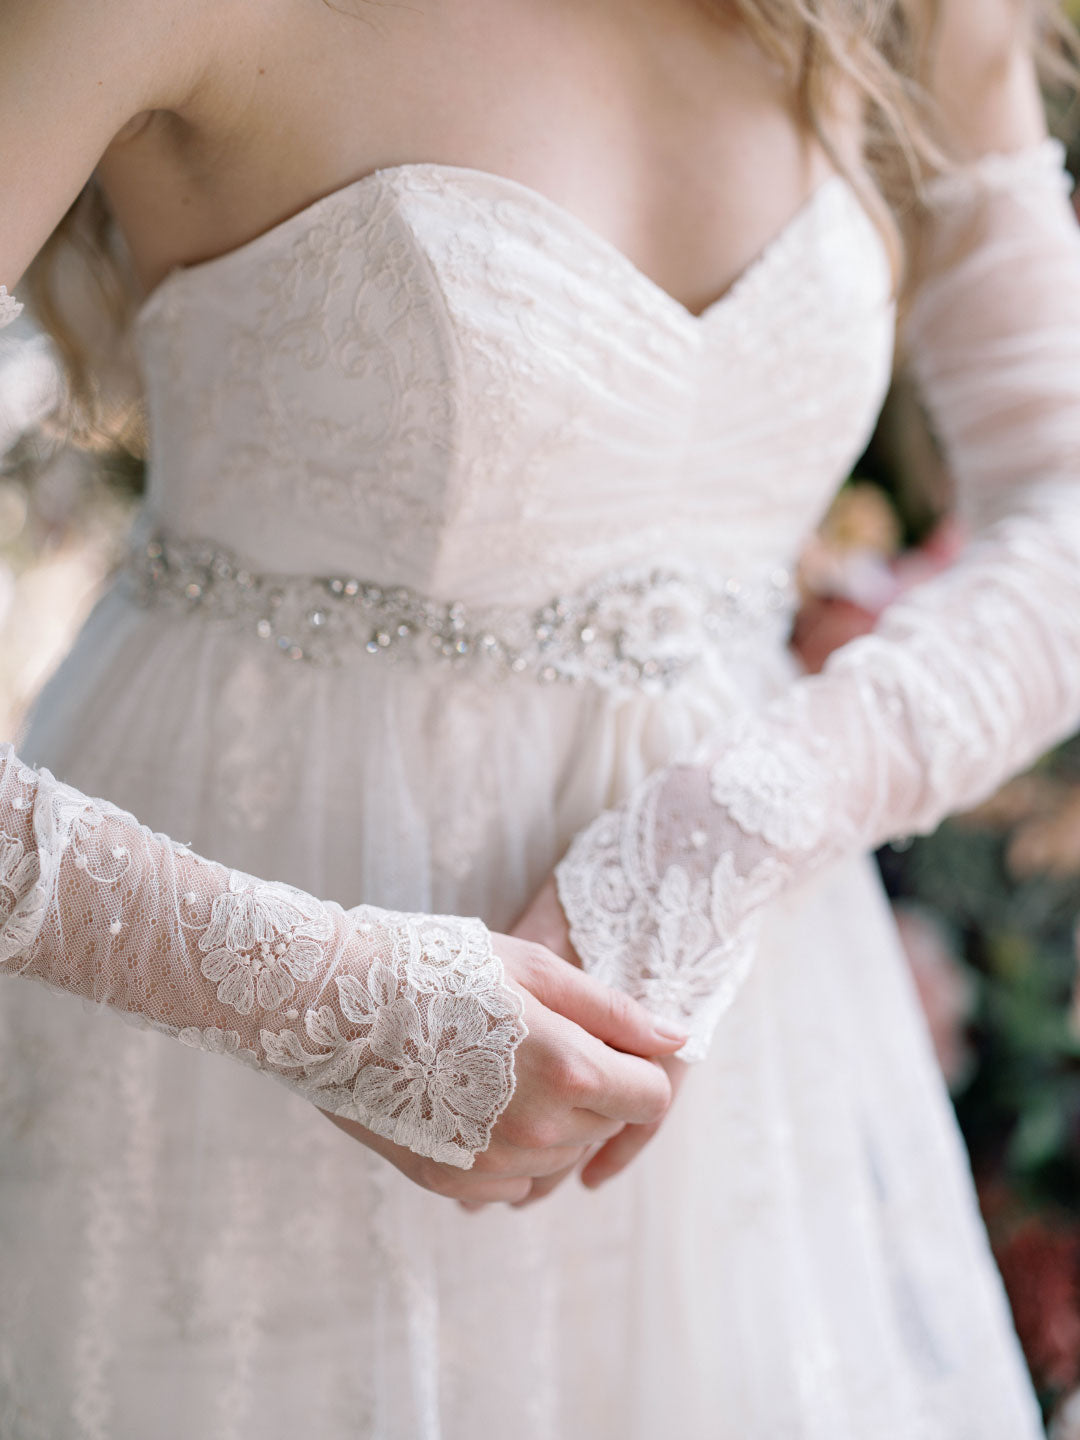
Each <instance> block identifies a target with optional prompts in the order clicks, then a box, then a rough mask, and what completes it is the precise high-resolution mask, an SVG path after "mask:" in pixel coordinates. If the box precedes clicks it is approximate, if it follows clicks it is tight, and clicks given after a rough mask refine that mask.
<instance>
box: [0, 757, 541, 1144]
mask: <svg viewBox="0 0 1080 1440" xmlns="http://www.w3.org/2000/svg"><path fill="white" fill-rule="evenodd" d="M4 973H6V974H9V975H25V976H31V977H33V978H35V979H37V980H40V981H43V982H44V983H46V984H48V985H50V986H52V987H54V988H56V989H58V990H62V991H66V992H69V993H71V994H75V995H81V996H84V997H86V998H88V999H91V1000H94V1001H96V1002H98V1003H100V1004H103V1005H109V1006H111V1007H113V1008H115V1009H117V1010H119V1011H121V1012H123V1013H124V1014H126V1015H128V1016H130V1017H132V1018H134V1019H136V1020H137V1021H138V1022H140V1023H143V1024H148V1025H150V1026H152V1027H153V1028H155V1029H157V1030H162V1031H164V1032H166V1033H167V1034H169V1035H172V1036H175V1037H176V1038H177V1039H178V1040H180V1041H181V1042H182V1043H183V1044H185V1045H191V1046H195V1047H198V1048H200V1049H203V1050H212V1051H217V1052H220V1053H223V1054H227V1055H231V1056H233V1057H234V1058H235V1059H237V1060H239V1061H242V1062H243V1063H245V1064H248V1065H251V1066H253V1067H254V1068H256V1069H259V1070H263V1071H265V1072H266V1073H267V1074H270V1075H273V1076H276V1077H277V1078H278V1079H280V1080H282V1081H284V1083H286V1084H287V1085H289V1086H290V1087H291V1088H292V1089H294V1090H297V1091H299V1092H300V1094H302V1095H304V1096H305V1097H306V1098H307V1099H309V1100H311V1101H312V1102H313V1103H315V1104H317V1105H319V1106H321V1107H322V1108H323V1109H325V1110H329V1111H332V1112H333V1113H334V1114H337V1115H345V1116H348V1117H350V1118H351V1119H354V1120H358V1121H359V1122H360V1123H361V1124H363V1125H365V1126H367V1127H368V1128H369V1129H370V1130H373V1131H374V1132H375V1133H376V1134H378V1135H381V1136H384V1137H386V1138H387V1139H389V1140H393V1141H395V1142H397V1143H398V1144H400V1145H404V1146H407V1147H408V1148H409V1149H411V1150H414V1151H416V1152H417V1153H418V1154H421V1155H426V1156H430V1157H432V1158H433V1159H436V1160H440V1161H444V1162H446V1163H448V1164H451V1165H456V1166H459V1167H460V1168H462V1169H468V1168H469V1167H470V1166H471V1165H472V1163H473V1160H474V1159H475V1156H476V1155H477V1154H478V1153H479V1152H480V1151H482V1150H484V1149H485V1148H486V1147H487V1144H488V1141H489V1139H490V1135H491V1129H492V1126H493V1125H494V1123H495V1121H496V1119H497V1118H498V1116H499V1115H500V1114H501V1113H502V1111H503V1110H504V1109H505V1107H506V1105H507V1104H508V1103H509V1100H510V1098H511V1095H512V1094H513V1088H514V1052H515V1050H516V1047H517V1045H518V1044H519V1043H520V1041H521V1040H522V1039H523V1038H524V1036H525V1033H526V1031H525V1026H524V1023H523V1021H522V1019H521V1013H522V1003H521V1000H520V997H519V996H518V995H517V994H516V993H515V992H513V991H512V990H511V989H510V988H509V986H508V985H507V984H506V982H505V980H504V976H503V970H502V964H501V961H500V960H499V958H498V956H497V955H495V954H494V952H493V950H492V946H491V938H490V936H489V934H488V931H487V929H486V928H485V926H484V925H483V924H482V923H481V922H480V921H479V920H475V919H460V918H456V917H449V916H438V915H409V914H401V913H398V912H395V911H387V910H379V909H376V908H374V907H372V906H368V905H361V906H358V907H356V908H354V909H350V910H344V909H342V907H341V906H340V905H336V904H333V903H326V904H324V903H322V902H320V901H318V900H316V899H315V898H314V897H313V896H311V895H307V894H305V893H304V892H303V891H301V890H296V889H293V888H292V887H291V886H289V885H284V884H280V883H275V882H268V881H263V880H257V879H255V878H253V877H252V876H250V875H245V874H242V873H240V872H238V871H236V870H228V869H226V868H225V867H224V866H221V865H217V864H214V863H212V862H211V861H208V860H204V859H202V858H201V857H200V856H198V855H196V854H194V853H192V851H191V850H189V849H188V848H187V847H186V846H183V845H178V844H176V843H174V842H173V841H172V840H169V839H168V838H166V837H165V836H163V835H155V834H152V833H151V832H150V831H149V830H148V829H146V828H145V827H144V826H141V825H139V823H138V822H137V821H136V820H135V819H134V818H133V817H132V816H131V815H128V814H126V813H125V812H123V811H121V810H118V809H116V808H115V807H114V806H112V805H108V804H106V803H104V802H102V801H98V800H90V799H88V798H87V797H86V796H85V795H81V794H79V793H78V792H77V791H76V790H73V789H71V788H70V787H68V786H66V785H62V784H59V783H58V782H57V781H56V780H55V779H54V778H53V777H52V776H51V775H50V774H49V773H48V771H46V770H41V771H36V770H33V769H30V768H28V767H27V766H25V765H24V764H22V762H21V761H20V760H19V759H18V758H17V756H16V755H15V754H14V753H13V751H12V750H11V747H10V746H4V747H0V974H4Z"/></svg>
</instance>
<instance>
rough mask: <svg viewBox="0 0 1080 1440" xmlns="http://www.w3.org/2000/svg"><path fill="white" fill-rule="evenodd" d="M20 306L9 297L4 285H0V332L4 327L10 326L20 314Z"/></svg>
mask: <svg viewBox="0 0 1080 1440" xmlns="http://www.w3.org/2000/svg"><path fill="white" fill-rule="evenodd" d="M22 308H23V307H22V304H21V303H20V301H18V300H16V299H15V296H14V295H9V294H8V292H7V286H6V285H0V330H2V329H3V328H4V326H5V325H10V324H11V322H12V321H13V320H14V319H15V317H16V316H17V315H21V314H22Z"/></svg>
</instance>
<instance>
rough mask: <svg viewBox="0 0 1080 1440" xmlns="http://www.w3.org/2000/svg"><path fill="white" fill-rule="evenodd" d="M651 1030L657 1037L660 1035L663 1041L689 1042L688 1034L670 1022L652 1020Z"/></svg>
mask: <svg viewBox="0 0 1080 1440" xmlns="http://www.w3.org/2000/svg"><path fill="white" fill-rule="evenodd" d="M652 1028H653V1029H654V1030H655V1031H656V1033H657V1035H662V1036H663V1037H664V1039H665V1040H684V1041H685V1040H689V1039H690V1035H689V1032H688V1031H686V1030H684V1029H683V1028H682V1026H681V1025H676V1024H674V1022H673V1021H671V1020H655V1019H654V1020H653V1022H652Z"/></svg>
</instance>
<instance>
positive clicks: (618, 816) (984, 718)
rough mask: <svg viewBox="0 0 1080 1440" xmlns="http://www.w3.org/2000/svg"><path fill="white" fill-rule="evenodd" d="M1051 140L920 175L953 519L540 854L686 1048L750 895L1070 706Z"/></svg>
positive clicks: (1064, 403)
mask: <svg viewBox="0 0 1080 1440" xmlns="http://www.w3.org/2000/svg"><path fill="white" fill-rule="evenodd" d="M1070 188H1071V186H1070V181H1069V178H1068V176H1067V174H1066V172H1065V170H1064V150H1063V147H1061V146H1060V145H1058V144H1057V142H1054V141H1047V142H1045V143H1043V144H1042V145H1040V146H1038V147H1034V148H1032V149H1030V150H1027V151H1023V152H1020V153H1018V154H1015V155H1011V156H1004V155H1002V156H993V157H988V158H985V159H984V160H982V161H980V162H976V164H975V166H973V167H969V168H968V170H967V171H965V172H963V173H961V174H960V175H957V176H954V177H950V178H949V179H948V180H942V181H940V182H935V184H934V185H933V186H932V188H931V192H930V195H929V201H930V205H931V216H932V218H931V223H930V226H929V234H928V253H927V255H926V256H925V265H924V267H923V268H922V269H921V271H920V274H921V276H922V278H921V279H920V281H919V284H918V285H917V287H916V291H915V294H914V295H913V297H912V303H911V306H910V309H909V311H908V316H907V321H906V328H905V334H904V335H903V336H902V337H901V338H902V339H903V340H904V341H905V342H906V351H907V354H908V357H909V362H910V365H911V367H912V370H913V374H914V376H915V378H916V381H917V383H918V385H919V387H920V390H921V391H922V394H923V397H924V400H925V402H926V404H927V407H928V410H929V412H930V416H931V419H932V421H933V423H934V424H935V427H936V429H937V430H938V432H939V434H940V437H941V439H942V442H943V443H944V445H945V448H946V450H947V452H948V454H949V457H950V460H951V463H952V467H953V470H954V473H955V475H956V479H957V485H958V493H959V496H960V505H961V510H962V512H963V513H964V515H965V517H966V519H967V521H968V522H969V524H970V525H971V527H972V534H973V539H972V541H971V543H970V544H969V545H968V547H967V549H966V550H965V552H964V554H963V555H962V556H961V557H960V558H959V559H958V560H957V561H956V562H955V563H954V565H952V566H951V567H950V568H949V570H948V571H946V572H945V573H944V574H942V575H939V576H938V577H936V578H935V579H934V580H933V581H929V582H926V583H924V584H923V585H921V586H919V587H917V588H915V589H913V590H912V591H910V592H908V594H907V595H906V596H905V597H903V598H902V599H900V600H898V601H896V602H895V603H894V604H893V605H891V606H890V607H889V608H888V609H887V610H886V611H885V613H884V614H883V615H882V617H881V619H880V620H879V622H878V625H877V627H876V629H875V631H874V633H873V634H871V635H868V636H865V637H862V638H860V639H858V640H855V641H852V642H850V643H849V644H847V645H845V646H843V647H842V648H841V649H840V650H838V651H836V652H835V653H834V654H833V656H832V657H831V659H830V660H829V662H828V663H827V664H826V666H825V668H824V670H823V671H822V673H821V674H820V675H817V676H807V677H804V678H801V679H799V680H798V681H796V682H794V683H793V684H792V685H791V686H790V687H789V689H788V690H787V691H786V692H785V693H784V694H783V695H782V696H781V697H779V698H778V699H777V700H775V701H774V702H772V703H771V704H769V705H768V706H766V707H764V708H763V709H762V710H761V711H760V712H759V713H756V714H748V715H746V716H743V717H740V718H739V719H738V720H737V721H735V722H733V723H732V724H731V725H730V726H728V727H727V728H726V729H725V730H724V732H723V733H721V734H716V735H713V736H711V737H710V739H709V742H708V744H707V745H705V746H703V747H702V748H701V750H700V752H699V753H698V754H697V755H695V756H694V757H693V758H692V763H687V764H680V765H675V766H672V767H669V768H666V769H663V770H660V771H658V772H656V773H655V774H654V775H653V776H651V777H650V778H649V779H647V780H646V781H645V782H644V783H643V785H642V786H641V787H640V789H639V790H638V791H637V792H636V793H634V794H632V795H631V796H630V798H629V800H628V801H627V802H626V803H625V804H624V805H623V806H622V807H621V808H619V809H617V810H613V811H608V812H605V813H604V814H603V815H601V816H600V817H599V818H598V819H597V820H596V821H595V822H594V823H593V824H592V825H591V826H589V827H588V828H587V829H586V830H584V831H583V832H581V834H579V835H578V836H577V837H576V839H575V841H574V843H573V844H572V846H571V847H570V850H569V852H568V854H567V855H566V857H565V858H564V860H563V861H562V862H561V864H560V865H559V866H558V868H557V872H556V877H557V883H558V887H559V894H560V898H561V901H562V904H563V907H564V909H565V911H566V914H567V917H568V919H569V922H570V932H571V937H572V940H573V942H574V945H575V946H576V948H577V950H578V952H579V954H580V955H581V957H582V961H583V963H584V965H585V967H586V969H588V970H591V971H592V972H593V973H594V974H596V975H597V976H598V977H599V978H601V979H603V980H605V981H606V982H607V983H609V984H612V985H617V986H619V987H621V988H623V989H625V990H628V991H630V992H631V993H632V994H634V995H635V996H636V997H638V998H640V999H641V1000H643V1001H644V1003H645V1004H646V1005H648V1006H649V1008H651V1009H652V1010H653V1011H654V1012H655V1013H657V1014H659V1015H666V1016H667V1017H669V1018H671V1019H675V1020H679V1021H682V1022H683V1023H684V1024H686V1025H687V1026H688V1027H689V1028H690V1030H691V1032H692V1038H691V1041H690V1042H689V1044H688V1045H687V1046H686V1047H685V1049H684V1050H683V1051H682V1052H680V1053H681V1054H682V1055H683V1057H684V1058H686V1059H698V1058H700V1057H701V1056H702V1055H703V1054H704V1053H705V1050H706V1048H707V1045H708V1042H709V1039H710V1036H711V1034H712V1031H713V1029H714V1027H715V1025H716V1023H717V1021H718V1019H719V1018H720V1016H721V1015H722V1014H723V1012H724V1010H725V1009H726V1007H727V1006H728V1005H729V1004H730V1003H731V1001H732V999H733V997H734V996H735V994H736V993H737V990H738V987H739V984H740V982H741V980H742V978H743V977H744V975H745V973H746V971H747V967H748V966H749V965H750V964H751V962H752V956H753V951H754V945H755V937H756V934H757V930H758V928H759V925H760V921H761V918H762V915H763V913H764V908H765V906H766V905H767V903H768V902H769V901H770V900H771V899H772V898H773V897H775V896H776V895H777V894H778V893H779V892H781V891H782V890H786V889H788V888H790V887H791V886H793V885H795V884H798V883H801V882H802V881H804V880H805V879H806V878H808V877H810V876H811V875H813V874H815V873H816V872H818V871H819V870H820V869H821V868H822V866H824V865H826V864H828V863H830V862H831V861H834V860H836V859H839V858H841V857H843V856H845V855H849V854H853V853H857V852H858V851H860V850H865V849H869V848H872V847H875V846H877V845H879V844H882V843H884V842H885V841H886V840H889V839H893V838H897V837H899V836H906V835H911V834H916V833H928V832H929V831H931V830H932V829H934V827H935V826H936V825H937V824H938V823H940V821H941V820H942V819H943V818H944V817H945V816H946V815H947V814H949V813H950V812H951V811H953V810H957V809H963V808H967V807H970V806H972V805H974V804H976V803H978V802H979V801H980V800H982V799H984V798H985V797H986V796H987V795H989V794H990V793H991V792H992V791H993V790H994V789H996V788H997V786H998V785H999V784H1000V783H1001V782H1002V781H1003V780H1005V779H1006V778H1008V777H1009V776H1010V775H1012V774H1014V773H1016V772H1017V771H1018V770H1020V769H1021V768H1023V767H1024V766H1026V765H1028V764H1030V763H1031V762H1032V761H1033V760H1035V759H1036V758H1037V757H1038V756H1039V755H1040V754H1041V753H1042V752H1043V751H1045V750H1046V749H1047V748H1048V747H1049V746H1050V745H1052V744H1054V743H1056V742H1057V741H1059V740H1061V739H1063V738H1064V737H1065V736H1066V735H1068V734H1069V733H1070V732H1071V731H1073V730H1074V729H1075V728H1076V726H1077V724H1078V723H1080V230H1078V227H1077V224H1076V218H1075V215H1074V213H1073V210H1072V207H1071V204H1070V203H1069V199H1068V193H1069V190H1070Z"/></svg>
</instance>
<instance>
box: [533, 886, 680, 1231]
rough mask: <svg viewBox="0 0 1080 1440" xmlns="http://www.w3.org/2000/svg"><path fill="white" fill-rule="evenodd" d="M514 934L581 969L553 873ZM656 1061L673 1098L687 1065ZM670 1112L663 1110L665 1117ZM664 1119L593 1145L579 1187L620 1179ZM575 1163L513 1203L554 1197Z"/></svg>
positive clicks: (630, 1128) (535, 1184)
mask: <svg viewBox="0 0 1080 1440" xmlns="http://www.w3.org/2000/svg"><path fill="white" fill-rule="evenodd" d="M511 933H512V934H513V935H515V936H517V937H519V938H520V939H523V940H529V941H533V942H535V943H538V944H541V945H543V946H545V947H546V948H547V949H548V950H550V951H553V952H554V954H556V955H558V956H559V957H560V958H561V959H563V960H567V961H569V962H570V964H571V965H576V966H577V967H578V969H580V968H581V959H580V957H579V956H578V954H577V952H576V951H575V949H574V947H573V945H572V944H571V941H570V927H569V924H568V923H567V919H566V915H565V912H564V911H563V908H562V905H561V904H560V902H559V892H558V889H557V888H556V885H555V877H554V875H549V876H548V878H547V880H545V881H544V883H543V885H542V886H541V887H540V889H539V890H538V891H537V893H536V895H535V896H534V898H533V899H532V901H531V902H530V903H529V905H528V907H527V908H526V909H525V911H524V912H523V913H522V915H521V917H520V919H519V920H518V921H517V924H516V925H515V926H514V927H513V930H512V932H511ZM610 993H612V994H615V993H618V992H615V991H612V992H610ZM656 1063H657V1064H658V1065H659V1066H660V1067H661V1068H662V1069H663V1070H664V1071H665V1073H666V1074H667V1077H668V1083H669V1085H670V1087H671V1099H672V1100H673V1099H674V1098H675V1096H676V1095H677V1094H678V1092H679V1089H680V1087H681V1085H682V1082H683V1079H684V1077H685V1075H686V1071H687V1069H688V1068H689V1067H688V1066H687V1064H686V1063H685V1061H682V1060H676V1059H675V1057H674V1055H672V1054H670V1053H669V1054H668V1055H666V1056H658V1057H657V1061H656ZM666 1113H667V1112H666V1110H665V1112H664V1114H666ZM663 1119H664V1115H659V1116H657V1117H656V1118H655V1119H653V1120H649V1121H646V1122H642V1123H637V1124H632V1123H628V1124H626V1125H623V1126H622V1127H621V1128H620V1129H619V1130H618V1131H615V1132H613V1133H612V1135H611V1137H610V1138H608V1139H605V1140H603V1141H600V1142H599V1143H598V1144H596V1145H593V1146H592V1147H591V1148H592V1150H593V1154H592V1155H591V1156H590V1157H589V1159H588V1161H587V1163H586V1164H585V1167H584V1168H583V1170H582V1172H581V1183H582V1184H583V1185H586V1186H588V1187H589V1188H590V1189H595V1188H596V1186H598V1185H602V1184H603V1183H604V1181H605V1180H610V1179H611V1178H612V1176H614V1175H617V1174H618V1173H619V1171H620V1170H625V1169H626V1167H627V1165H629V1164H630V1162H631V1160H633V1159H634V1158H635V1156H636V1155H637V1154H638V1152H639V1151H640V1150H642V1149H643V1148H644V1146H645V1145H647V1144H648V1142H649V1141H650V1140H651V1139H652V1137H653V1136H654V1135H655V1134H656V1132H657V1131H658V1130H659V1129H660V1126H661V1124H662V1123H663ZM577 1164H578V1160H576V1159H575V1160H573V1161H571V1162H569V1163H568V1164H567V1165H566V1167H565V1168H564V1169H562V1170H559V1171H556V1172H554V1173H552V1174H550V1175H543V1176H538V1177H537V1178H536V1179H534V1180H533V1182H532V1185H531V1187H530V1189H529V1191H528V1194H527V1195H526V1196H525V1197H524V1198H523V1199H521V1200H517V1201H514V1202H513V1203H514V1204H517V1205H525V1204H529V1203H531V1202H532V1201H533V1200H540V1199H542V1198H543V1197H544V1196H545V1195H550V1194H551V1192H552V1191H553V1190H554V1189H555V1188H556V1186H557V1185H560V1184H561V1183H562V1182H563V1181H564V1180H565V1179H566V1178H567V1176H568V1175H570V1174H571V1173H572V1172H573V1171H574V1169H575V1168H576V1166H577Z"/></svg>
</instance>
